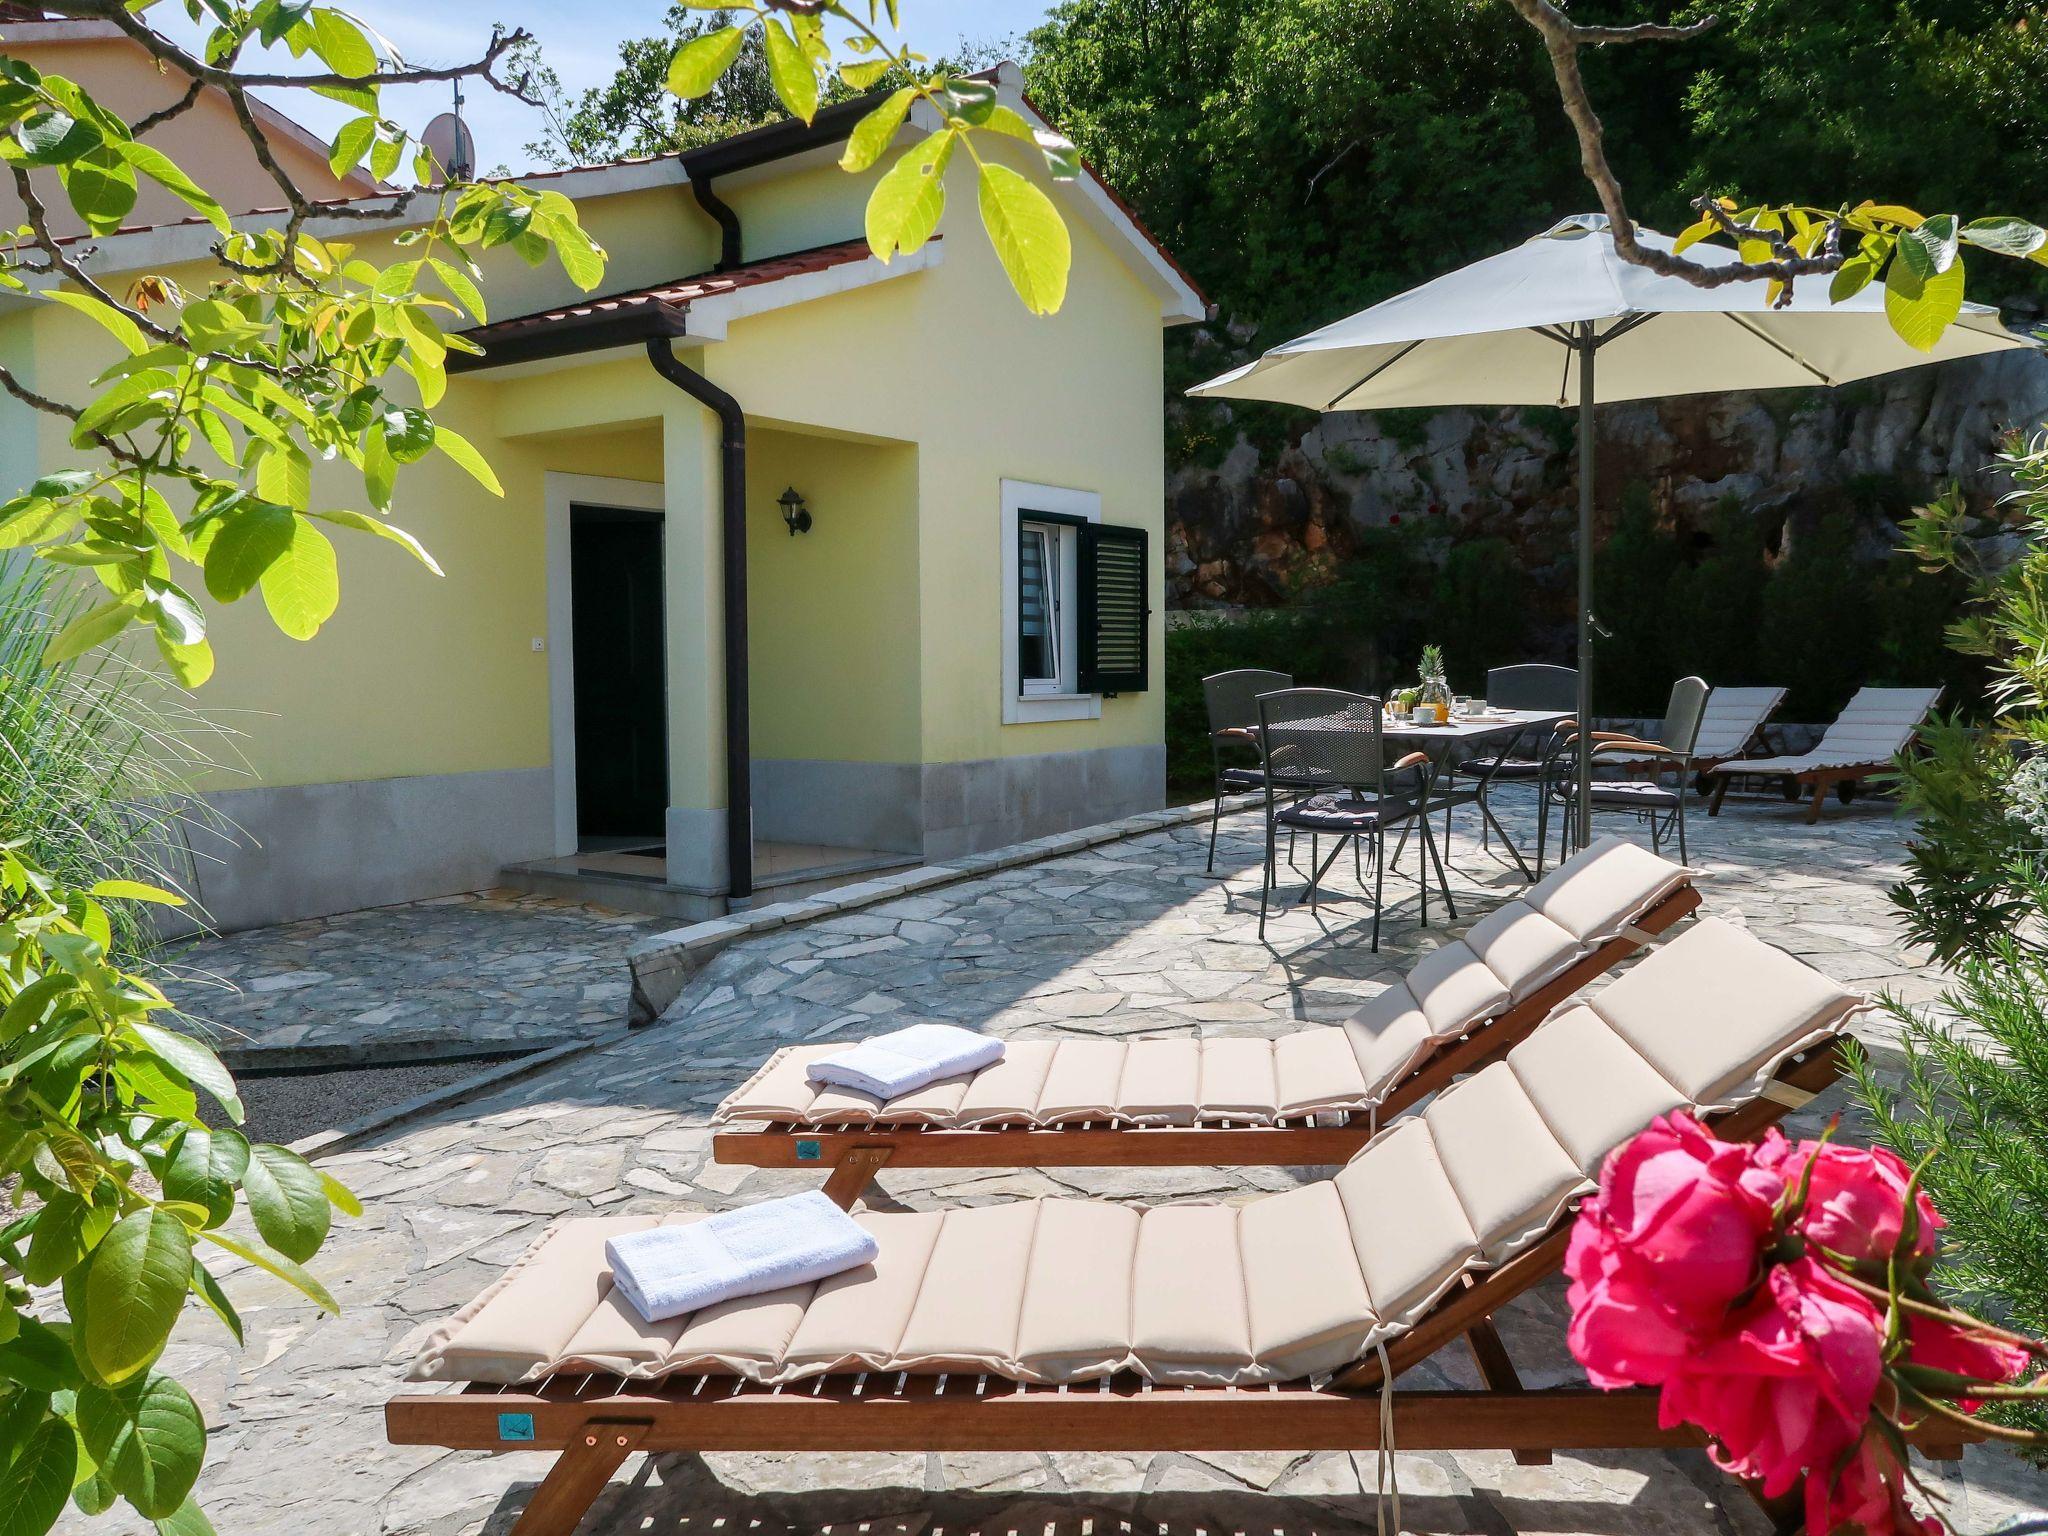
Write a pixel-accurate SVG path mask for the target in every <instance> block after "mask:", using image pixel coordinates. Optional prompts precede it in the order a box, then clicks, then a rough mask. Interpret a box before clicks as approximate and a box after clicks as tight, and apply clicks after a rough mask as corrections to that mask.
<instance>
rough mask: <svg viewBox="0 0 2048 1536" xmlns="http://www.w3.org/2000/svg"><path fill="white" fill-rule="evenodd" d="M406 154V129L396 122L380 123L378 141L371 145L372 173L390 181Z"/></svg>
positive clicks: (382, 179) (380, 178) (378, 125)
mask: <svg viewBox="0 0 2048 1536" xmlns="http://www.w3.org/2000/svg"><path fill="white" fill-rule="evenodd" d="M404 155H405V130H404V129H402V128H400V127H399V126H398V125H397V124H396V123H386V122H380V123H378V124H377V138H376V142H375V143H374V144H372V145H371V146H370V174H371V175H372V176H374V177H376V178H377V179H378V180H379V181H389V180H390V179H391V176H392V173H393V172H395V171H396V170H397V169H398V162H399V161H400V160H401V159H402V158H404Z"/></svg>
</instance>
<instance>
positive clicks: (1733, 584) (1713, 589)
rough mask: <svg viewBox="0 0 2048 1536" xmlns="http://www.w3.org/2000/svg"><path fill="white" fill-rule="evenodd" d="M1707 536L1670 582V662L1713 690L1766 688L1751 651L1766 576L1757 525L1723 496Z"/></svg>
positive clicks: (1760, 531) (1737, 504) (1754, 650)
mask: <svg viewBox="0 0 2048 1536" xmlns="http://www.w3.org/2000/svg"><path fill="white" fill-rule="evenodd" d="M1707 536H1708V543H1707V546H1706V549H1705V551H1704V552H1703V553H1702V554H1701V556H1700V558H1699V560H1698V561H1697V562H1696V563H1694V564H1692V565H1690V566H1686V567H1684V568H1683V569H1681V570H1679V571H1678V572H1677V573H1675V574H1674V576H1673V577H1672V580H1671V589H1670V590H1671V598H1670V604H1669V607H1670V617H1669V620H1668V622H1669V625H1670V628H1671V632H1672V636H1673V639H1672V642H1671V657H1672V661H1673V664H1674V665H1676V666H1677V667H1678V669H1679V671H1680V672H1681V673H1693V674H1697V675H1698V676H1700V677H1703V678H1705V679H1706V680H1707V681H1708V682H1709V683H1711V684H1713V685H1714V686H1716V687H1740V686H1743V685H1745V684H1752V683H1762V682H1767V681H1769V679H1768V678H1767V677H1766V676H1765V672H1764V669H1763V668H1762V666H1761V663H1760V662H1759V661H1758V659H1757V647H1756V617H1757V614H1758V613H1760V612H1761V611H1762V608H1763V595H1764V586H1765V583H1766V582H1767V581H1768V580H1769V577H1770V569H1769V567H1768V566H1767V565H1765V563H1764V535H1763V527H1762V525H1761V524H1760V523H1759V522H1758V520H1757V518H1756V517H1755V516H1754V515H1753V514H1752V513H1751V512H1750V511H1749V510H1748V509H1747V508H1746V507H1744V506H1743V505H1742V503H1741V502H1740V501H1739V500H1737V499H1736V498H1735V497H1732V496H1724V497H1723V498H1722V499H1721V500H1720V501H1719V502H1718V503H1717V504H1716V505H1715V507H1714V511H1713V515H1712V517H1711V518H1710V519H1709V521H1708V529H1707Z"/></svg>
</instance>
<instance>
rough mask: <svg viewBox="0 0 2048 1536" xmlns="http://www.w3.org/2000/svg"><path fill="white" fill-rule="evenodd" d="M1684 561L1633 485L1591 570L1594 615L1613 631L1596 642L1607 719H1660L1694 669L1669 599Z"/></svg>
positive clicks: (1597, 685)
mask: <svg viewBox="0 0 2048 1536" xmlns="http://www.w3.org/2000/svg"><path fill="white" fill-rule="evenodd" d="M1683 559H1684V556H1683V553H1682V552H1681V551H1680V550H1679V547H1678V543H1677V541H1676V540H1675V539H1673V538H1672V536H1671V531H1670V530H1669V529H1667V528H1666V527H1665V526H1664V524H1663V522H1662V520H1661V519H1660V518H1659V517H1658V516H1657V509H1656V507H1655V505H1654V504H1653V503H1652V502H1651V500H1650V491H1649V487H1648V486H1646V485H1644V484H1642V483H1641V482H1640V481H1637V482H1634V483H1632V484H1631V485H1629V486H1628V487H1627V489H1625V490H1624V491H1623V492H1622V498H1621V512H1620V516H1619V517H1618V518H1617V519H1616V521H1615V525H1614V532H1613V533H1612V534H1611V535H1609V537H1608V539H1607V542H1606V543H1605V544H1602V545H1601V546H1600V548H1599V552H1598V554H1597V556H1596V559H1595V563H1594V566H1593V612H1594V613H1595V614H1596V615H1597V616H1598V617H1599V620H1600V624H1601V626H1602V627H1603V628H1604V629H1606V630H1607V632H1608V633H1607V634H1606V635H1605V636H1601V635H1597V634H1596V635H1595V637H1594V641H1593V688H1594V693H1595V697H1596V698H1598V700H1599V706H1600V712H1601V713H1602V714H1620V715H1646V716H1661V715H1662V714H1663V713H1664V706H1665V704H1666V702H1667V701H1668V700H1669V698H1670V696H1671V685H1672V683H1673V682H1674V681H1675V680H1676V679H1677V678H1678V677H1679V676H1681V675H1682V674H1683V673H1684V672H1688V671H1690V670H1691V661H1690V658H1688V657H1686V656H1685V655H1683V654H1680V653H1679V652H1678V647H1677V645H1676V642H1677V640H1678V639H1679V637H1678V636H1677V635H1676V634H1675V632H1674V628H1673V625H1672V620H1671V612H1670V608H1669V606H1668V604H1667V601H1666V594H1667V593H1668V592H1669V591H1670V589H1671V585H1672V581H1673V578H1674V577H1675V576H1676V575H1677V573H1678V571H1679V569H1680V565H1681V562H1682V561H1683ZM1710 681H1711V679H1710Z"/></svg>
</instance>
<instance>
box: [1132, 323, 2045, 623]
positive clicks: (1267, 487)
mask: <svg viewBox="0 0 2048 1536" xmlns="http://www.w3.org/2000/svg"><path fill="white" fill-rule="evenodd" d="M1209 350H1210V351H1212V352H1218V353H1220V351H1221V349H1220V348H1211V349H1209ZM1222 366H1228V364H1227V362H1226V363H1221V364H1219V368H1218V369H1217V370H1214V371H1220V368H1221V367H1222ZM1203 376H1206V375H1203ZM1173 409H1174V412H1175V414H1176V415H1177V416H1179V415H1181V413H1188V412H1218V413H1219V414H1218V415H1217V416H1215V417H1212V418H1210V420H1209V421H1208V422H1207V423H1206V425H1207V427H1208V428H1209V429H1210V430H1215V429H1217V427H1218V425H1219V423H1220V431H1221V432H1222V433H1223V434H1225V435H1226V436H1234V437H1235V441H1234V443H1233V445H1232V446H1231V447H1230V448H1229V450H1228V452H1227V453H1226V454H1224V456H1223V457H1222V460H1221V463H1220V464H1211V465H1207V466H1193V465H1190V466H1184V467H1181V468H1178V469H1175V470H1173V471H1172V472H1171V473H1170V474H1169V476H1168V482H1167V508H1166V582H1167V596H1168V602H1169V604H1170V605H1171V606H1178V607H1206V606H1213V605H1217V604H1237V603H1247V604H1252V605H1263V604H1267V603H1272V602H1275V601H1278V600H1280V599H1282V598H1283V597H1284V596H1285V595H1286V594H1287V593H1288V592H1290V591H1292V590H1295V589H1296V588H1298V587H1299V586H1300V585H1302V584H1303V583H1305V582H1313V581H1314V580H1315V579H1316V576H1317V574H1318V573H1319V572H1321V571H1323V570H1327V569H1328V568H1329V567H1331V566H1332V565H1334V564H1335V563H1336V562H1338V561H1340V560H1341V559H1342V558H1343V557H1344V555H1345V554H1346V553H1347V551H1348V549H1349V548H1350V546H1352V545H1353V544H1354V543H1355V541H1356V539H1357V537H1358V535H1359V533H1360V531H1361V530H1364V529H1369V528H1379V527H1387V526H1392V525H1402V524H1412V523H1416V522H1420V523H1422V524H1423V525H1424V526H1425V528H1426V529H1428V530H1429V531H1431V532H1433V533H1437V534H1439V535H1441V536H1442V538H1443V539H1444V540H1445V541H1446V542H1448V541H1455V540H1457V539H1460V538H1477V537H1484V536H1487V535H1499V536H1501V537H1504V538H1506V539H1508V540H1509V541H1510V542H1511V543H1512V544H1513V545H1514V546H1515V547H1516V549H1517V550H1518V551H1519V552H1520V554H1521V555H1522V557H1523V560H1524V564H1525V567H1526V568H1527V569H1529V570H1530V571H1531V572H1532V574H1534V575H1535V576H1536V577H1537V581H1538V588H1539V590H1544V589H1554V590H1555V591H1556V592H1557V593H1558V595H1559V596H1560V597H1561V596H1562V591H1563V586H1564V581H1563V575H1564V572H1565V570H1566V569H1567V567H1568V564H1569V561H1570V559H1571V539H1572V528H1573V524H1574V521H1575V518H1576V515H1577V511H1576V507H1577V502H1576V497H1577V477H1576V471H1575V468H1574V465H1573V454H1572V446H1573V434H1574V431H1575V427H1574V413H1572V412H1569V411H1562V410H1557V409H1553V408H1547V407H1545V408H1530V407H1513V408H1507V409H1470V408H1453V409H1445V410H1437V411H1426V412H1425V411H1421V410H1416V411H1381V412H1349V411H1347V412H1339V413H1334V414H1331V415H1328V416H1325V417H1322V418H1321V419H1320V420H1316V419H1313V418H1310V417H1306V416H1304V417H1302V418H1301V419H1300V422H1299V423H1298V424H1297V425H1296V426H1295V427H1294V428H1293V430H1292V433H1291V435H1290V436H1289V437H1288V439H1287V440H1286V441H1285V443H1284V445H1283V446H1279V447H1278V448H1277V450H1276V449H1275V447H1273V446H1272V445H1270V444H1269V445H1268V446H1267V447H1266V448H1265V449H1264V451H1261V449H1259V448H1256V447H1254V446H1253V445H1252V444H1251V443H1250V442H1248V441H1246V440H1245V438H1244V436H1242V435H1239V434H1238V432H1237V427H1236V426H1235V425H1234V424H1232V423H1231V421H1230V419H1229V418H1227V417H1223V416H1221V415H1220V410H1221V409H1222V408H1219V407H1217V406H1212V405H1208V404H1192V403H1182V404H1176V405H1175V406H1174V407H1173ZM2044 418H2048V355H2043V354H2037V353H2019V352H2013V353H2004V354H2000V355H1999V356H1997V357H1995V358H1990V359H1984V360H1972V361H1967V362H1957V363H1948V364H1944V365H1941V366H1938V367H1927V368H1917V369H1909V370H1907V371H1905V372H1903V373H1897V374H1892V375H1888V376H1886V377H1882V378H1877V379H1871V380H1868V381H1865V382H1862V383H1858V384H1852V385H1848V386H1845V387H1843V388H1841V389H1836V390H1826V389H1815V390H1780V391H1772V392H1768V393H1762V394H1738V395H1688V396H1679V397H1675V398H1671V399H1665V400H1656V401H1643V402H1637V403H1631V404H1625V405H1611V406H1603V407H1602V408H1601V410H1600V413H1599V422H1598V444H1599V476H1598V482H1597V484H1598V497H1599V505H1598V513H1599V517H1600V521H1601V529H1602V532H1603V534H1604V532H1605V530H1606V529H1607V528H1608V527H1610V526H1611V525H1612V521H1613V518H1614V515H1615V513H1616V511H1617V509H1618V508H1619V505H1620V502H1621V498H1622V496H1623V494H1624V493H1625V491H1626V489H1627V488H1628V487H1629V486H1630V485H1631V484H1639V485H1641V486H1643V487H1645V488H1647V490H1648V491H1649V493H1650V495H1651V496H1652V498H1653V500H1654V502H1655V504H1656V505H1657V507H1658V508H1659V510H1660V511H1661V512H1662V513H1663V514H1664V515H1665V516H1666V517H1667V518H1668V519H1670V520H1672V521H1674V522H1676V523H1679V524H1681V525H1689V526H1693V527H1699V526H1703V525H1704V523H1705V521H1706V518H1707V515H1708V514H1709V513H1710V512H1711V511H1712V510H1713V509H1714V507H1715V506H1716V504H1717V503H1719V502H1720V501H1722V500H1723V499H1724V498H1730V497H1732V498H1734V499H1735V500H1736V501H1737V502H1739V503H1740V504H1741V505H1742V506H1743V507H1745V508H1747V509H1749V510H1750V511H1751V512H1752V513H1753V514H1754V515H1755V516H1757V517H1758V518H1760V519H1764V520H1766V521H1767V522H1768V523H1769V525H1770V526H1771V529H1772V531H1773V536H1774V543H1775V542H1776V537H1775V536H1776V530H1778V529H1780V528H1782V527H1784V526H1785V525H1786V523H1787V522H1788V520H1789V521H1791V522H1792V523H1793V524H1794V525H1795V526H1796V523H1797V521H1798V518H1799V516H1800V515H1803V514H1804V513H1805V512H1806V511H1807V510H1809V509H1810V510H1814V511H1819V510H1826V509H1828V508H1832V507H1839V506H1847V507H1853V508H1858V509H1861V510H1863V511H1864V512H1866V513H1867V514H1869V522H1870V526H1869V538H1870V542H1871V544H1872V546H1873V552H1876V551H1877V550H1879V549H1882V548H1883V547H1884V546H1885V545H1886V544H1887V543H1889V534H1888V532H1887V530H1886V528H1885V526H1884V524H1883V519H1882V517H1881V516H1880V514H1881V513H1884V512H1892V513H1897V512H1901V511H1904V510H1905V509H1906V508H1908V507H1910V506H1911V505H1913V504H1915V503H1916V502H1918V501H1921V500H1925V499H1926V498H1927V497H1928V496H1929V495H1931V494H1932V493H1933V492H1935V491H1936V490H1937V489H1938V488H1939V487H1940V486H1942V485H1944V484H1946V483H1947V482H1948V481H1950V480H1959V481H1961V482H1962V484H1963V485H1964V486H1965V488H1966V489H1967V490H1968V492H1969V493H1970V495H1971V496H1972V498H1973V499H1974V500H1976V501H1978V502H1980V503H1984V504H1988V503H1989V502H1991V501H1992V500H1993V499H1994V498H1995V497H1996V496H1997V495H1998V494H2000V492H2001V491H2002V490H2003V489H2004V487H2002V486H2000V485H1999V484H1997V483H1996V480H1995V479H1994V477H1992V476H1990V475H1989V474H1987V473H1986V472H1985V470H1984V465H1985V464H1986V463H1987V462H1988V461H1989V459H1990V457H1991V454H1992V450H1993V448H1994V446H1995V444H1996V442H1997V440H1998V438H1999V436H2000V434H2001V433H2003V432H2004V431H2006V430H2007V429H2009V428H2012V427H2018V426H2028V425H2032V424H2034V423H2037V422H2040V421H2042V420H2043V419H2044ZM1304 429H1305V430H1304Z"/></svg>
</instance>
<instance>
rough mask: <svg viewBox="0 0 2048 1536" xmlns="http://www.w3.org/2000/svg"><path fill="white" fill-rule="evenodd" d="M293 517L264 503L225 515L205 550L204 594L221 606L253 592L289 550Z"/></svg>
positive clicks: (256, 503)
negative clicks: (205, 591) (208, 593)
mask: <svg viewBox="0 0 2048 1536" xmlns="http://www.w3.org/2000/svg"><path fill="white" fill-rule="evenodd" d="M292 525H293V520H292V514H291V513H290V512H289V511H287V510H286V509H285V508H283V507H276V506H270V505H267V504H265V503H263V502H255V501H251V502H244V503H243V504H242V505H241V506H240V507H238V508H236V509H235V510H234V511H233V512H230V513H227V514H226V515H224V516H223V517H222V518H221V519H220V521H219V523H218V525H217V531H216V532H215V533H214V535H213V541H212V542H211V543H210V544H208V545H207V546H206V590H207V591H208V592H210V593H211V594H212V595H213V596H214V598H215V599H217V600H218V601H220V602H223V603H232V602H234V601H235V600H236V599H237V598H240V597H244V596H246V595H248V593H249V592H250V591H252V590H253V589H254V588H255V586H256V584H257V583H258V582H259V581H261V580H262V579H263V573H264V572H265V571H267V570H269V569H270V567H271V566H272V565H273V564H275V563H276V562H277V561H278V560H279V559H281V558H282V557H283V555H284V552H285V551H286V550H287V549H289V548H290V547H291V542H292Z"/></svg>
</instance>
